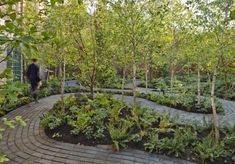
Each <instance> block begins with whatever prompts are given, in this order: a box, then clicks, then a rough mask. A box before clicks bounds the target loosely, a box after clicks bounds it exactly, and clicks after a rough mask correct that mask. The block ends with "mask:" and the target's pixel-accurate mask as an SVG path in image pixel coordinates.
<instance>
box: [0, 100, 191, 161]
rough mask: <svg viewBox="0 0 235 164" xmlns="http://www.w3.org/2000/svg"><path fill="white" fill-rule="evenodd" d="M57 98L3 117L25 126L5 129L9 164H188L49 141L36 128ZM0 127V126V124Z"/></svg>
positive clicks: (2, 145) (4, 145) (0, 145)
mask: <svg viewBox="0 0 235 164" xmlns="http://www.w3.org/2000/svg"><path fill="white" fill-rule="evenodd" d="M58 98H59V96H50V97H47V98H44V99H41V100H40V103H38V104H33V103H31V104H30V105H26V106H23V107H20V108H18V109H16V110H14V111H12V112H10V113H9V114H7V115H6V117H8V118H14V117H15V116H17V115H20V116H22V117H23V118H24V119H25V120H26V121H27V126H25V127H16V128H15V129H7V130H6V131H5V132H4V140H3V142H1V143H0V148H1V150H2V152H4V154H6V155H7V157H8V158H9V159H10V162H8V163H12V164H17V163H23V164H31V163H44V164H51V163H55V164H59V163H68V164H73V163H74V164H78V163H82V164H85V163H100V164H113V163H121V164H134V163H136V164H137V163H139V164H140V163H146V164H150V163H152V164H155V163H156V164H174V163H182V164H186V163H190V162H187V161H182V160H178V159H174V158H168V157H165V156H159V155H154V154H149V153H146V152H143V151H138V150H131V149H127V150H123V151H121V152H113V151H112V150H111V148H110V146H98V147H90V146H82V145H74V144H68V143H62V142H57V141H54V140H52V139H49V138H48V137H47V136H46V135H45V134H44V130H43V129H42V128H41V127H40V125H39V121H40V115H41V114H42V113H44V112H46V111H47V110H49V109H50V108H51V107H52V106H53V104H54V103H55V102H56V101H57V100H58ZM0 126H3V125H1V124H0Z"/></svg>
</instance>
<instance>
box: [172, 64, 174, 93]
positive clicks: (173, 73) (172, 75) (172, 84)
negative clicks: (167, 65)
mask: <svg viewBox="0 0 235 164" xmlns="http://www.w3.org/2000/svg"><path fill="white" fill-rule="evenodd" d="M173 84H174V68H173V66H172V67H171V93H173Z"/></svg>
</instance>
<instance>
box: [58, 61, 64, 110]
mask: <svg viewBox="0 0 235 164" xmlns="http://www.w3.org/2000/svg"><path fill="white" fill-rule="evenodd" d="M59 62H60V63H59V79H60V99H61V101H62V106H61V108H62V110H64V84H63V61H62V60H61V61H59Z"/></svg>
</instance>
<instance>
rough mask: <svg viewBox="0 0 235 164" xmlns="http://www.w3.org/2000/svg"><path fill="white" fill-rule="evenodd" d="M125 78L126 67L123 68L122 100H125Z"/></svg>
mask: <svg viewBox="0 0 235 164" xmlns="http://www.w3.org/2000/svg"><path fill="white" fill-rule="evenodd" d="M125 78H126V67H124V68H123V70H122V100H124V87H125Z"/></svg>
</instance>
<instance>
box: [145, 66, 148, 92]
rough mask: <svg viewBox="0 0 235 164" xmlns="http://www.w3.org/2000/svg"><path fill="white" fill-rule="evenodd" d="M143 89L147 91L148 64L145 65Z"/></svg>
mask: <svg viewBox="0 0 235 164" xmlns="http://www.w3.org/2000/svg"><path fill="white" fill-rule="evenodd" d="M145 89H146V93H147V90H148V64H147V63H146V64H145Z"/></svg>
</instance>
